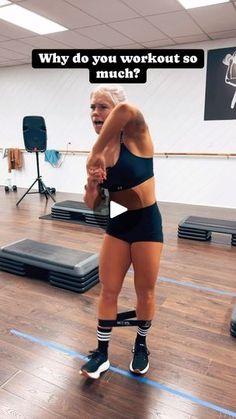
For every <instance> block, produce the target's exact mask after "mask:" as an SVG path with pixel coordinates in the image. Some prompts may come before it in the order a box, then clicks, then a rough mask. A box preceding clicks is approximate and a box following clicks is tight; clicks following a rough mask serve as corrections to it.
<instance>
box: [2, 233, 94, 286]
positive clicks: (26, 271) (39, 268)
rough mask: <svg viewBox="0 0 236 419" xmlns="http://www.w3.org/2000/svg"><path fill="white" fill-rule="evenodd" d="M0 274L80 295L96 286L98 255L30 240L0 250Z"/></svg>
mask: <svg viewBox="0 0 236 419" xmlns="http://www.w3.org/2000/svg"><path fill="white" fill-rule="evenodd" d="M0 270H1V271H5V272H9V273H12V274H15V275H21V276H30V277H36V278H39V279H44V280H45V279H46V280H47V281H49V282H50V284H51V285H54V286H56V287H60V288H64V289H67V290H71V291H75V292H78V293H83V292H85V291H87V290H89V289H90V288H91V287H93V286H94V285H95V284H97V283H98V282H99V276H98V254H93V253H90V252H84V251H81V250H75V249H69V248H66V247H62V246H55V245H51V244H46V243H42V242H37V241H34V240H30V239H24V240H20V241H18V242H15V243H11V244H9V245H7V246H3V247H2V248H1V249H0Z"/></svg>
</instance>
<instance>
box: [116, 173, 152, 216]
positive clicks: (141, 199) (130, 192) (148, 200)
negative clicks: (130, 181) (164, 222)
mask: <svg viewBox="0 0 236 419" xmlns="http://www.w3.org/2000/svg"><path fill="white" fill-rule="evenodd" d="M109 198H110V200H111V201H114V202H116V203H117V204H120V205H123V206H124V207H126V208H128V209H129V210H134V209H139V208H145V207H148V206H150V205H152V204H154V203H155V202H156V197H155V178H154V176H153V177H152V178H150V179H148V180H146V181H145V182H143V183H141V184H140V185H137V186H135V187H133V188H131V189H126V190H124V191H118V192H110V193H109Z"/></svg>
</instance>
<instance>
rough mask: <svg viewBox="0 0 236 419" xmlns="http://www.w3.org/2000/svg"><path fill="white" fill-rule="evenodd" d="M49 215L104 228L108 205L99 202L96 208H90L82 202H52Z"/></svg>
mask: <svg viewBox="0 0 236 419" xmlns="http://www.w3.org/2000/svg"><path fill="white" fill-rule="evenodd" d="M51 216H52V218H56V219H60V220H77V221H81V222H84V223H86V224H88V225H97V226H98V227H104V228H105V227H106V225H107V222H108V218H109V208H108V205H105V204H104V205H102V204H101V205H100V206H99V207H98V208H96V210H91V209H90V208H88V207H87V206H86V205H85V203H84V202H77V201H62V202H56V203H55V204H53V206H52V208H51Z"/></svg>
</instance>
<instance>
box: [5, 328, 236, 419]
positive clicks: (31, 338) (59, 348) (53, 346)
mask: <svg viewBox="0 0 236 419" xmlns="http://www.w3.org/2000/svg"><path fill="white" fill-rule="evenodd" d="M10 332H11V333H12V334H13V335H15V336H18V337H22V338H24V339H27V340H29V341H30V342H33V343H38V344H39V345H41V346H45V347H47V348H50V349H54V350H57V351H59V352H62V353H64V354H66V355H69V356H71V357H73V358H79V359H82V360H85V359H87V357H86V356H85V355H83V354H81V353H79V352H77V351H73V350H71V349H68V348H66V347H64V346H62V345H60V344H58V343H55V342H51V341H47V340H42V339H39V338H36V337H34V336H31V335H28V334H27V333H23V332H20V331H18V330H15V329H11V330H10ZM110 370H111V371H113V372H115V373H117V374H120V375H123V376H125V377H128V378H130V379H132V380H135V381H138V382H140V383H143V384H146V385H149V386H151V387H154V388H157V389H158V390H162V391H166V392H167V393H170V394H173V395H175V396H178V397H181V398H183V399H186V400H190V401H191V402H193V403H196V404H198V405H200V406H203V407H207V408H208V409H212V410H215V411H217V412H220V413H223V414H225V415H228V416H231V417H233V418H236V412H234V411H232V410H228V409H225V408H223V407H220V406H217V405H216V404H213V403H210V402H207V401H205V400H201V399H199V398H197V397H195V396H193V395H191V394H189V393H185V392H183V391H179V390H175V389H173V388H171V387H168V386H165V385H164V384H160V383H158V382H156V381H153V380H150V379H149V378H146V377H140V376H135V375H133V374H131V373H130V372H128V371H124V370H122V369H120V368H116V367H113V366H111V367H110Z"/></svg>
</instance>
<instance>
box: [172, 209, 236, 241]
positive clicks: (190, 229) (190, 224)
mask: <svg viewBox="0 0 236 419" xmlns="http://www.w3.org/2000/svg"><path fill="white" fill-rule="evenodd" d="M212 233H223V234H231V236H232V238H231V244H232V246H236V221H230V220H219V219H216V218H204V217H194V216H190V217H187V218H185V219H184V220H182V221H181V222H180V223H179V225H178V237H179V238H180V239H191V240H200V241H207V240H211V235H212Z"/></svg>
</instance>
